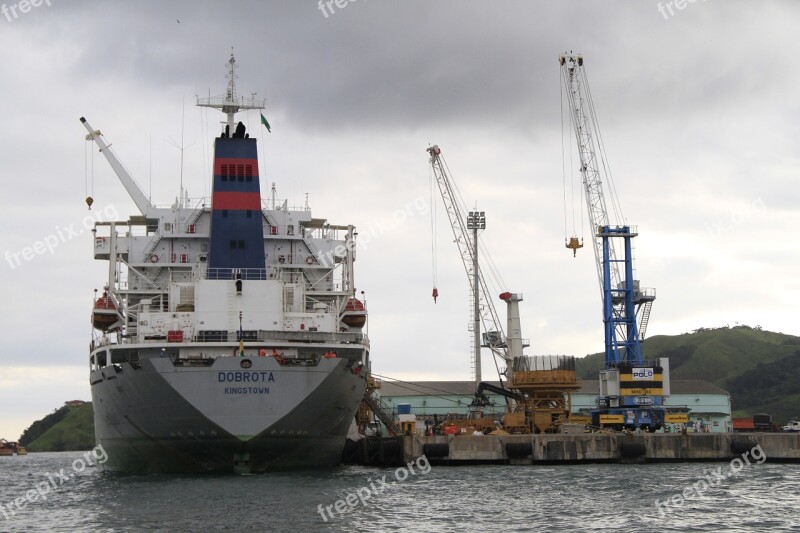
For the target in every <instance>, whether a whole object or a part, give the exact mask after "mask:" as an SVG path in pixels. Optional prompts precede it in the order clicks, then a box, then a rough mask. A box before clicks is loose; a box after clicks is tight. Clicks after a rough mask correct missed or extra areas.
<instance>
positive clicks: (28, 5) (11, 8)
mask: <svg viewBox="0 0 800 533" xmlns="http://www.w3.org/2000/svg"><path fill="white" fill-rule="evenodd" d="M42 4H47V7H50V6H51V5H53V4H51V3H50V0H19V2H17V3H16V4H11V5H8V4H3V5H2V6H0V13H2V14H3V16H4V17H5V18H6V20H7V21H8V22H12V21H14V20H17V19H18V18H19V17H20V15H24V14H25V13H27V12H29V11H30V10H31V9H32V8H34V7H39V6H41V5H42Z"/></svg>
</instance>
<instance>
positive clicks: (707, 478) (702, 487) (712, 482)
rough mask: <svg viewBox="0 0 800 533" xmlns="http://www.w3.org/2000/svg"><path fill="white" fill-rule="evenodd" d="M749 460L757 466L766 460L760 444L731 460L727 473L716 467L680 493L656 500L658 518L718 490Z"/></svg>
mask: <svg viewBox="0 0 800 533" xmlns="http://www.w3.org/2000/svg"><path fill="white" fill-rule="evenodd" d="M751 458H752V459H753V462H755V464H759V465H760V464H761V463H763V462H764V461H766V460H767V454H766V453H764V450H763V449H761V445H760V444H756V445H755V446H754V447H753V449H752V450H749V451H746V452H744V453H743V454H742V457H741V458H739V457H736V458H735V459H733V460H732V461H731V463H730V466H729V469H728V470H729V471H728V472H723V471H722V467H721V466H718V467H717V468H716V469H714V470H709V471H706V473H705V475H704V476H703V477H701V478H700V479H698V480H697V481H695V482H694V483H692V484H691V485H689V486H687V487H686V488H684V489H683V490H682V491H681V492H678V493H675V494H673V495H672V496H670V497H669V498H667V499H666V500H665V501H663V502H662V501H660V500H659V499H658V498H656V502H655V506H656V510H657V511H658V514H659V516H660V517H661V518H664V517H666V516H667V514H668V513H671V512H673V511H677V510H679V509H681V508H682V507H683V506H684V505H685V504H686V502H688V501H689V500H693V499H695V498H702V497H703V496H704V495H705V493H706V492H707V491H709V490H713V489H716V488H719V486H720V484H721V483H722V482H723V481H724V480H726V479H728V478H729V477H731V476H735V475H736V474H738V473H739V472H741V471H742V469H744V467H745V465H751V464H753V463H751V462H750V459H751Z"/></svg>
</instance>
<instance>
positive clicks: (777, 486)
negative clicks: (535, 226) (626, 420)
mask: <svg viewBox="0 0 800 533" xmlns="http://www.w3.org/2000/svg"><path fill="white" fill-rule="evenodd" d="M97 456H100V454H91V453H87V452H83V453H81V452H60V453H37V454H33V453H32V454H29V455H27V456H15V457H0V506H1V507H0V532H5V531H9V532H17V531H293V532H294V531H297V532H303V531H354V532H355V531H426V532H427V531H437V532H438V531H454V532H455V531H457V532H465V531H625V532H629V533H633V532H648V531H680V532H685V531H780V532H783V531H800V507H799V506H798V504H799V503H800V465H797V464H778V463H770V461H769V458H765V460H764V461H763V462H761V463H758V462H757V461H750V462H749V464H748V463H745V462H741V461H740V462H739V463H729V462H714V463H670V464H663V463H662V464H645V465H620V464H585V465H563V466H552V465H551V466H437V465H433V466H432V465H430V463H428V462H427V461H426V460H418V461H417V462H415V463H412V464H411V465H407V466H405V467H401V468H370V467H361V466H342V467H338V468H335V469H330V470H319V471H302V472H291V473H275V474H264V475H256V476H188V475H187V476H183V475H149V476H126V475H118V474H112V473H109V472H104V471H103V470H102V467H101V465H99V464H98V463H99V461H100V460H101V459H102V456H100V457H97Z"/></svg>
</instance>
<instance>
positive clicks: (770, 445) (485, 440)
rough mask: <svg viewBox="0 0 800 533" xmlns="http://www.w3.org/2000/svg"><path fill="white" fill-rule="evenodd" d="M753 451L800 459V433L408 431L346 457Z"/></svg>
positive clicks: (381, 460)
mask: <svg viewBox="0 0 800 533" xmlns="http://www.w3.org/2000/svg"><path fill="white" fill-rule="evenodd" d="M743 454H748V455H749V456H750V457H754V458H756V459H758V458H760V457H762V456H766V458H767V459H766V460H767V461H769V462H800V434H798V433H700V434H693V433H689V434H685V435H682V434H665V433H653V434H648V433H645V434H640V435H630V434H628V435H626V434H620V433H585V434H578V435H563V434H535V435H484V436H460V435H459V436H443V435H442V436H426V437H423V436H404V437H388V438H364V439H361V440H359V441H348V443H347V446H346V448H345V453H344V455H343V462H345V463H351V464H353V463H354V464H364V465H382V466H395V465H401V464H404V463H408V462H409V461H412V460H415V459H417V458H418V457H421V456H423V455H425V456H426V457H427V459H428V461H430V463H431V464H439V465H454V466H455V465H464V464H513V465H534V464H576V463H657V462H689V461H730V460H732V459H734V458H736V457H742V456H743Z"/></svg>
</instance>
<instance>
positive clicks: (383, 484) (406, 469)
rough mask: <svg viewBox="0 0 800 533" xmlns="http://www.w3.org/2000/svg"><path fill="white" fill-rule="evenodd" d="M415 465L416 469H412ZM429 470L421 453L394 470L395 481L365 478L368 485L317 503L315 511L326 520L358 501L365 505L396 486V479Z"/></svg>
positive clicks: (400, 479)
mask: <svg viewBox="0 0 800 533" xmlns="http://www.w3.org/2000/svg"><path fill="white" fill-rule="evenodd" d="M415 466H416V467H417V470H414V467H415ZM430 471H431V464H430V463H429V462H428V458H427V457H425V456H424V455H422V456H420V457H418V458H417V460H416V461H411V462H410V463H408V464H407V465H405V466H401V467H400V468H398V469H397V470H395V471H394V478H395V481H386V476H381V478H380V479H376V480H375V481H373V480H372V479H371V478H370V479H368V480H367V483H368V486H364V487H361V488H359V489H356V491H355V492H350V493H348V494H347V496H345V497H344V498H343V499H341V500H337V501H336V502H334V503H332V504H330V505H326V506H324V507H323V506H322V504H319V505H318V506H317V512H318V513H319V515H320V516H321V517H322V520H323V521H325V522H327V521H328V517H330V518H334V514H333V513H334V512H335V513H336V514H337V515H342V514H344V513H346V512H348V511H352V510H353V509H355V508H356V507H358V505H359V503H360V504H361V505H367V501H368V500H369V499H370V498H372V497H373V496H376V495H378V494H381V493H383V491H385V490H386V489H389V488H391V487H394V486H396V485H397V482H398V481H405V480H406V479H408V476H409V475H412V476H415V475H417V474H427V473H428V472H430ZM376 483H377V485H376Z"/></svg>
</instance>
